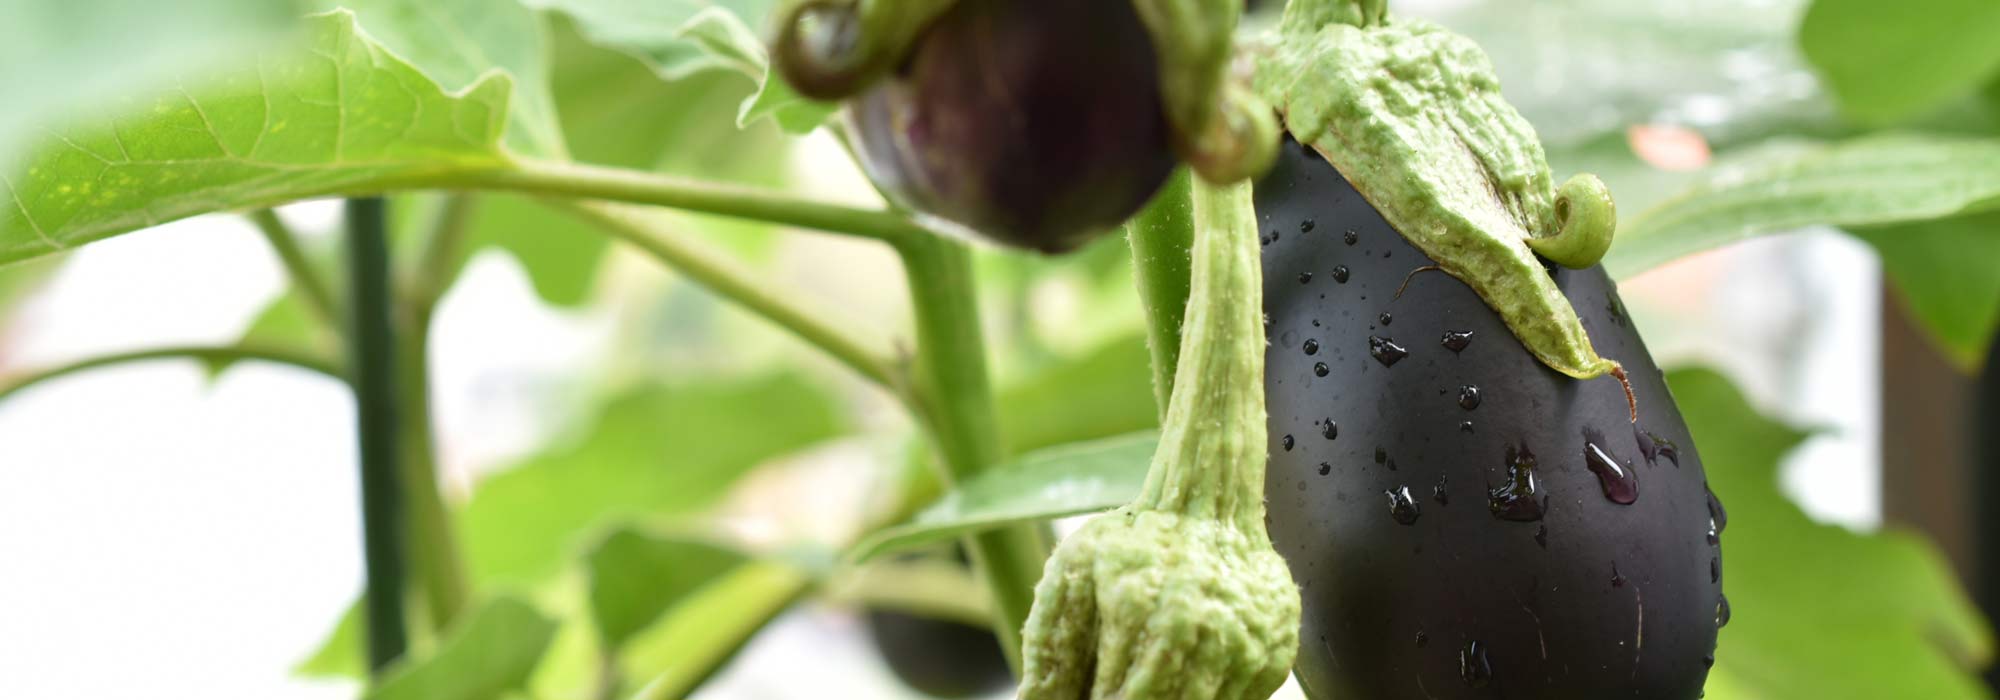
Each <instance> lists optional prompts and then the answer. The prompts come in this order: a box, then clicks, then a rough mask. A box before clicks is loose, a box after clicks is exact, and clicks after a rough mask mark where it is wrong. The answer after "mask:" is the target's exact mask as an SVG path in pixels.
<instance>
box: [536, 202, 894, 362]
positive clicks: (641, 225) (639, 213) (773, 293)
mask: <svg viewBox="0 0 2000 700" xmlns="http://www.w3.org/2000/svg"><path fill="white" fill-rule="evenodd" d="M544 203H546V204H548V205H549V206H552V207H555V208H557V209H560V210H562V211H565V212H568V213H569V214H571V215H574V216H576V217H578V218H581V219H583V220H585V221H588V222H590V223H592V224H594V225H596V226H597V227H598V228H600V229H603V230H604V232H606V233H608V234H610V235H612V236H613V237H615V238H618V239H619V240H622V241H625V242H626V243H629V244H632V245H633V246H635V247H637V248H639V249H640V250H642V251H645V253H646V254H647V255H650V256H652V257H653V258H654V259H656V260H659V261H660V262H662V263H665V264H666V265H667V266H668V267H670V268H673V269H674V270H677V271H679V272H680V273H681V274H684V275H687V276H688V277H689V278H690V279H693V280H694V281H695V282H696V283H698V284H700V285H701V286H702V287H703V288H706V289H708V290H709V291H710V292H713V293H715V294H716V295H718V296H721V297H722V298H724V299H728V300H730V301H733V302H736V303H737V304H740V305H742V306H743V307H744V308H746V309H749V310H750V311H751V312H752V313H755V314H757V315H759V316H763V317H764V318H766V319H769V320H770V321H771V322H773V323H776V324H778V326H780V327H782V328H784V329H785V330H788V331H791V332H792V333H793V334H794V335H797V336H798V337H799V338H800V339H802V340H804V341H806V342H807V343H809V344H811V345H812V346H814V347H817V348H819V349H820V350H822V351H824V352H826V353H827V354H828V355H831V356H832V357H833V358H834V359H835V360H838V361H839V362H840V363H841V364H843V365H846V366H847V367H848V368H849V369H852V370H854V371H855V373H857V374H860V375H861V376H862V377H863V378H865V379H867V380H869V381H871V382H874V383H875V384H877V385H880V386H882V387H884V388H886V389H888V390H890V391H892V392H899V393H900V391H901V388H900V387H898V386H897V385H896V382H895V379H894V373H893V372H892V371H891V367H892V365H891V363H890V361H889V360H888V359H886V357H885V353H884V352H882V351H880V350H876V349H873V348H870V347H869V346H868V343H866V342H864V341H862V340H860V339H858V338H856V337H855V336H854V334H853V333H852V332H850V331H848V330H846V324H842V323H834V322H829V321H827V320H826V316H827V314H825V313H821V312H813V311H808V310H806V309H804V308H803V307H801V306H800V305H799V304H798V303H797V302H796V301H794V300H796V299H798V298H800V297H801V295H799V294H793V293H786V292H785V291H784V290H782V289H781V288H779V287H778V286H777V285H774V284H772V283H771V282H770V281H768V280H766V279H759V278H758V277H757V276H756V275H754V274H752V273H750V272H748V271H746V270H744V269H742V267H741V266H740V265H739V264H738V263H736V262H735V261H734V260H731V259H729V258H728V257H727V256H726V255H724V254H722V253H720V252H717V251H713V250H709V249H708V248H706V247H705V246H702V245H699V244H698V243H697V242H695V241H694V240H691V239H689V238H687V237H685V236H676V235H672V233H671V232H668V231H663V230H661V229H660V226H659V224H658V222H657V220H655V219H649V218H648V217H647V216H646V215H645V213H644V211H643V210H638V209H636V208H633V207H626V206H619V205H615V204H608V203H603V202H579V201H570V200H559V199H551V200H544Z"/></svg>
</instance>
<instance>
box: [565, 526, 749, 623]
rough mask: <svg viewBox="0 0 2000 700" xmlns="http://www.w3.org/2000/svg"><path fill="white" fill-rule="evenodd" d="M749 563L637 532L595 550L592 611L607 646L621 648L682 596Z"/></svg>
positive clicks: (710, 547) (701, 545)
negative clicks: (627, 640)
mask: <svg viewBox="0 0 2000 700" xmlns="http://www.w3.org/2000/svg"><path fill="white" fill-rule="evenodd" d="M745 561H747V559H746V558H745V557H744V556H743V554H742V553H741V552H738V551H736V550H733V549H729V548H727V547H722V546H719V545H716V544H712V543H709V542H704V541H701V540H694V539H685V538H682V539H668V538H662V537H655V536H652V535H647V534H644V533H641V532H638V531H636V530H632V529H621V530H618V531H616V532H613V533H611V534H610V535H609V536H607V537H605V538H604V541H603V542H600V543H598V545H597V548H596V549H593V550H591V552H590V556H589V561H588V562H587V565H588V566H589V569H590V609H591V614H592V616H593V617H595V618H596V621H597V629H598V633H599V634H600V635H602V637H603V639H604V641H605V646H606V647H607V648H610V649H616V648H618V646H619V645H622V644H624V643H625V640H626V639H628V638H630V637H631V636H632V635H633V634H635V633H637V632H638V631H639V630H642V629H645V628H646V627H647V626H648V625H651V624H652V623H653V620H655V619H657V618H659V616H660V614H661V613H663V612H666V611H667V610H668V609H670V608H672V607H673V606H674V605H675V604H676V603H678V602H680V600H681V598H683V597H685V596H687V595H688V594H689V593H692V592H694V591H695V590H696V589H699V588H701V587H702V586H703V585H706V584H707V583H708V582H709V581H711V580H714V579H715V578H716V577H718V576H721V575H722V574H723V573H725V572H727V571H729V570H730V569H732V568H735V567H736V566H737V565H739V564H742V563H743V562H745Z"/></svg>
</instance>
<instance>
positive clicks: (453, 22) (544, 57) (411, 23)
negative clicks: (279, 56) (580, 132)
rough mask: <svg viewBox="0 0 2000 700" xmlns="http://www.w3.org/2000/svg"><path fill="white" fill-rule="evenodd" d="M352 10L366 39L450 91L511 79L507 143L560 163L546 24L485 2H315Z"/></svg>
mask: <svg viewBox="0 0 2000 700" xmlns="http://www.w3.org/2000/svg"><path fill="white" fill-rule="evenodd" d="M317 1H318V2H319V4H320V5H322V6H323V7H325V8H327V9H331V8H333V7H334V6H343V7H346V8H347V9H349V10H353V11H354V14H355V16H356V17H357V18H359V20H360V22H361V26H362V27H363V28H365V29H366V30H367V32H368V36H369V37H371V38H373V39H374V40H375V41H377V42H379V43H381V45H382V46H383V47H384V48H387V49H388V50H389V51H390V52H392V53H394V54H395V55H396V56H398V57H401V58H402V59H403V60H406V61H409V62H410V64H411V65H413V66H415V67H416V68H417V69H418V70H421V71H423V72H424V75H427V76H429V77H430V78H431V80H433V81H436V82H437V84H438V85H439V86H441V87H443V88H444V89H445V90H446V91H457V90H462V89H465V88H467V87H470V86H471V85H473V84H475V83H477V82H479V81H480V80H483V79H484V78H485V77H486V76H487V75H490V74H492V72H493V71H495V70H501V71H505V72H506V73H507V74H508V75H509V76H511V77H512V78H513V80H514V102H513V105H512V109H510V110H509V111H508V114H507V119H508V128H507V136H506V143H507V146H508V148H509V149H510V150H512V151H513V152H515V153H518V154H522V155H532V156H540V157H544V158H562V157H564V155H565V154H566V153H567V149H566V148H565V147H564V145H563V139H562V128H561V127H560V126H559V125H558V124H557V122H556V107H555V96H554V95H553V94H552V93H551V92H550V91H549V68H548V47H547V46H546V45H545V42H544V41H543V35H542V26H541V18H540V17H539V16H537V14H536V13H535V11H534V10H531V9H529V8H527V7H525V6H523V5H521V4H519V3H513V2H489V1H488V0H317Z"/></svg>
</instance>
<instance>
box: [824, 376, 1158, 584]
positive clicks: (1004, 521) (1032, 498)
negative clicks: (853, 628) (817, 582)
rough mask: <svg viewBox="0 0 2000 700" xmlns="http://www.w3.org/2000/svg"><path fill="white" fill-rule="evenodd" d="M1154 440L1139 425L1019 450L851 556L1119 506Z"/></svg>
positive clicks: (1141, 477)
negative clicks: (1134, 430)
mask: <svg viewBox="0 0 2000 700" xmlns="http://www.w3.org/2000/svg"><path fill="white" fill-rule="evenodd" d="M1147 395H1148V396H1150V395H1151V394H1150V393H1148V394H1147ZM1148 405H1150V404H1148ZM1159 441H1160V436H1159V434H1158V433H1156V432H1153V431H1145V432H1141V433H1134V434H1131V435H1125V436H1121V437H1114V438H1106V439H1103V440H1095V441H1091V442H1084V443H1076V444H1071V445H1063V446H1060V447H1051V448H1049V449H1046V450H1042V451H1038V452H1032V453H1029V454H1026V455H1022V456H1021V458H1019V459H1017V460H1013V461H1011V462H1008V463H1006V464H1002V465H1001V466H999V467H997V468H995V469H992V470H989V471H987V472H985V473H983V474H980V475H979V476H978V477H976V478H974V479H972V480H971V481H967V482H965V483H962V484H959V485H958V487H957V488H955V489H953V490H951V491H950V492H948V493H946V494H945V496H944V497H943V498H941V499H938V501H937V502H936V503H934V504H932V505H931V506H930V507H928V508H925V509H924V510H923V511H922V512H920V513H918V514H917V516H916V517H915V518H912V519H911V520H910V522H908V523H904V524H902V525H897V526H894V527H889V528H884V529H882V530H878V531H876V532H875V533H873V534H871V535H869V536H868V537H867V538H866V539H864V540H863V541H862V542H860V543H859V544H857V545H855V547H854V549H853V550H852V554H851V556H853V557H855V558H856V559H867V558H869V557H873V556H877V555H880V554H884V553H887V552H892V551H896V550H900V549H908V548H911V547H916V546H920V545H924V544H929V543H932V542H937V541H940V540H945V539H950V538H953V537H958V536H962V535H968V534H973V533H977V532H984V531H986V530H992V529H996V528H1000V527H1005V526H1007V525H1012V524H1015V523H1022V522H1035V521H1041V520H1049V519H1052V518H1060V517H1064V516H1069V515H1077V514H1079V513H1089V512H1092V511H1099V510H1104V509H1106V508H1115V507H1118V506H1120V505H1124V504H1125V503H1127V502H1129V501H1131V500H1132V499H1133V498H1134V497H1136V496H1138V495H1139V487H1140V486H1142V485H1144V484H1145V482H1146V469H1147V467H1148V466H1149V465H1151V464H1152V460H1153V450H1154V448H1156V447H1158V446H1159Z"/></svg>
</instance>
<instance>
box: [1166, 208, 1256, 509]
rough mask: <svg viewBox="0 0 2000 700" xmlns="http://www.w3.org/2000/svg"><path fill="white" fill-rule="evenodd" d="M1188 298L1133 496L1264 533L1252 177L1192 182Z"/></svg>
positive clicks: (1254, 214)
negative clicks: (1167, 396)
mask: <svg viewBox="0 0 2000 700" xmlns="http://www.w3.org/2000/svg"><path fill="white" fill-rule="evenodd" d="M1194 222H1195V227H1196V229H1197V233H1196V235H1195V244H1194V245H1195V250H1194V256H1193V260H1194V266H1195V270H1194V275H1193V291H1192V295H1191V297H1190V298H1191V299H1193V300H1194V301H1193V303H1191V304H1189V305H1188V309H1187V319H1186V323H1185V324H1184V325H1183V326H1182V328H1183V329H1184V332H1183V334H1182V340H1181V355H1180V362H1179V364H1178V367H1177V369H1176V370H1175V371H1176V375H1177V376H1178V377H1179V379H1178V383H1177V384H1176V385H1175V387H1174V393H1173V400H1172V401H1171V403H1169V405H1168V408H1167V419H1166V423H1165V427H1164V428H1163V429H1162V431H1161V433H1160V448H1159V451H1158V452H1157V453H1155V456H1154V459H1153V467H1152V469H1151V470H1150V471H1148V472H1147V473H1146V485H1145V487H1144V489H1143V490H1142V491H1141V492H1140V495H1139V498H1138V499H1137V500H1136V501H1134V505H1135V506H1136V507H1139V508H1148V509H1153V510H1163V511H1168V512H1173V513H1180V514H1182V515H1189V516H1195V517H1203V518H1213V519H1216V520H1221V521H1225V522H1233V523H1235V524H1236V525H1237V526H1238V528H1239V529H1241V530H1242V531H1243V532H1245V533H1262V532H1264V522H1263V516H1264V450H1265V442H1264V441H1265V433H1264V392H1263V391H1262V388H1263V379H1264V331H1263V322H1262V319H1263V291H1264V290H1263V271H1262V268H1261V264H1262V263H1261V261H1260V260H1259V259H1258V249H1257V219H1256V211H1255V209H1254V208H1253V206H1252V204H1251V200H1250V185H1249V184H1248V183H1242V184H1237V185H1227V186H1214V185H1209V184H1207V183H1196V184H1195V185H1194Z"/></svg>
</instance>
